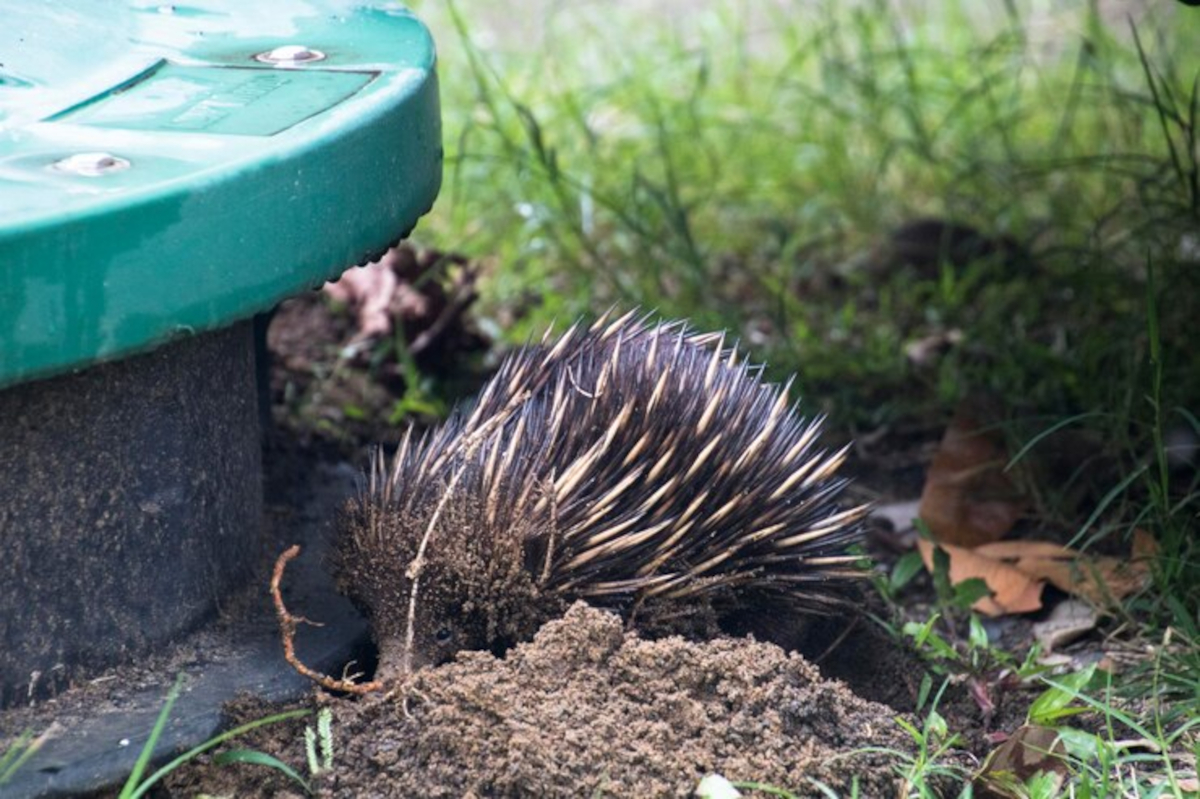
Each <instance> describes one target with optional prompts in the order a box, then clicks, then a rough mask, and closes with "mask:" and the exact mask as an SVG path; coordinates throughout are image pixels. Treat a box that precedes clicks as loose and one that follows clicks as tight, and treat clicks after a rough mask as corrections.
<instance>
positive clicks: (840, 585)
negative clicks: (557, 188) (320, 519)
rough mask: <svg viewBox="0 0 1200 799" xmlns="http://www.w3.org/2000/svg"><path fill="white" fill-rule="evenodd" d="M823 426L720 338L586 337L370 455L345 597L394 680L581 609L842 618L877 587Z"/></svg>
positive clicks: (532, 351) (352, 533)
mask: <svg viewBox="0 0 1200 799" xmlns="http://www.w3.org/2000/svg"><path fill="white" fill-rule="evenodd" d="M789 384H790V381H789ZM820 427H821V420H820V419H819V418H818V419H815V420H812V421H806V420H805V419H803V418H802V417H800V416H799V415H798V414H797V413H796V411H795V409H794V408H793V407H790V406H789V403H788V386H787V385H785V386H777V385H774V384H771V383H767V382H764V380H763V378H762V367H761V366H755V365H751V364H748V363H747V362H746V361H744V360H742V359H741V357H740V355H739V353H738V351H737V349H736V348H735V347H728V346H726V345H725V338H724V336H723V335H720V334H698V333H695V332H693V331H691V330H690V329H689V328H688V327H687V326H686V325H685V324H684V323H682V322H670V323H658V324H652V323H651V322H650V321H649V319H648V318H646V317H642V318H638V317H637V316H635V314H633V313H630V314H627V315H625V316H623V317H621V318H620V319H617V320H616V321H612V322H608V321H606V320H601V321H600V322H597V323H596V324H595V325H594V326H592V327H591V328H590V329H583V328H581V327H579V326H578V325H577V326H575V327H573V328H571V329H570V330H568V331H567V332H566V333H565V334H564V335H563V336H561V337H560V338H558V339H557V340H549V339H543V341H542V342H541V344H539V345H535V346H528V347H525V348H524V349H522V350H520V351H518V352H516V353H514V354H513V355H511V356H509V357H508V359H507V360H505V361H504V363H503V365H502V366H501V367H500V369H499V372H498V373H497V374H496V376H495V377H494V378H493V379H492V380H491V382H489V383H488V384H487V386H486V387H485V388H484V389H483V391H482V393H481V395H480V397H479V400H478V402H477V403H476V404H475V406H474V407H473V408H471V409H470V410H469V411H463V412H459V413H456V414H455V415H454V416H452V417H451V418H450V419H449V420H448V421H447V422H446V423H445V424H444V425H443V426H441V427H440V428H437V429H435V430H432V431H430V432H428V433H426V434H424V435H422V436H415V437H414V436H412V435H411V434H410V435H407V436H405V438H404V440H403V442H402V443H401V445H400V447H399V449H398V451H397V452H396V454H395V456H394V457H393V458H392V460H391V463H390V465H388V464H385V462H384V459H383V457H382V456H378V457H377V458H376V459H375V462H374V463H373V464H372V467H371V470H370V474H369V479H368V482H367V486H366V489H365V491H364V492H363V493H362V495H361V496H360V497H358V498H356V499H355V500H352V501H351V502H350V504H349V505H348V506H347V508H346V510H345V512H344V513H343V516H342V519H341V520H340V531H339V540H338V543H337V547H338V549H337V569H338V579H339V585H340V587H341V589H342V590H343V591H344V592H345V593H346V594H348V595H349V596H350V597H351V599H352V600H353V601H354V602H355V603H356V604H357V605H358V606H359V607H361V608H362V609H363V610H364V611H365V613H366V614H367V616H368V618H369V620H370V623H371V626H372V630H373V633H374V636H375V639H376V642H377V644H378V646H379V651H380V668H379V672H378V673H379V674H380V675H381V679H384V680H386V679H388V678H389V677H394V676H396V675H398V674H403V673H407V672H409V671H411V670H413V669H416V668H419V667H421V666H423V665H427V664H434V663H440V662H443V661H446V660H448V659H450V658H451V656H452V655H453V654H454V653H455V652H457V651H459V650H464V649H486V648H497V647H498V646H503V645H504V644H506V643H511V642H514V641H517V640H521V639H525V638H528V637H531V636H532V634H533V632H535V631H536V629H537V628H538V626H540V624H541V623H542V622H544V621H547V620H549V619H550V618H552V617H554V616H555V615H556V614H558V613H560V612H561V610H562V609H563V608H564V607H565V606H566V605H567V604H568V603H569V602H571V601H573V600H576V599H581V598H582V599H585V600H587V601H588V602H591V603H593V604H596V605H600V606H605V607H610V608H613V609H615V610H618V611H620V612H622V613H623V614H624V615H625V616H626V618H631V619H632V620H633V621H634V623H635V624H636V623H637V618H638V614H639V613H640V614H647V613H649V612H651V610H652V609H655V608H657V609H662V608H678V609H686V608H688V607H696V606H700V605H703V606H704V607H706V608H709V609H711V610H712V611H713V612H715V614H716V615H717V616H718V617H720V615H721V614H722V613H726V612H730V611H733V610H735V609H738V608H745V607H748V606H755V605H757V604H758V603H762V605H763V606H764V607H773V608H776V609H778V608H779V606H780V605H782V606H784V607H786V608H788V609H791V610H794V611H795V612H798V613H814V612H815V613H823V612H828V611H829V610H831V609H834V608H836V607H838V606H839V604H841V603H842V602H844V601H845V598H846V597H847V588H848V587H849V585H850V584H851V583H852V582H854V581H855V580H857V579H858V578H860V577H862V575H863V571H862V569H861V568H860V567H859V565H858V563H857V561H859V559H860V556H859V555H856V554H853V553H852V552H851V551H850V550H851V547H852V545H854V544H855V543H856V542H858V541H859V540H860V538H861V524H860V522H861V520H862V519H863V517H864V516H865V515H866V512H867V508H866V507H853V508H849V509H842V508H839V507H838V505H837V504H836V498H837V496H838V494H839V493H840V492H841V490H842V489H843V488H844V486H845V485H846V482H847V481H846V480H845V479H843V478H840V477H837V476H835V472H836V471H837V469H838V467H839V466H840V465H841V463H842V462H843V460H844V459H845V454H846V450H845V449H842V450H839V451H835V452H829V451H827V450H825V449H821V448H820V445H819V442H818V440H817V439H818V433H819V432H820ZM277 577H278V573H277ZM280 611H281V617H282V616H284V615H286V611H284V610H283V609H282V605H280ZM285 629H286V625H285ZM285 644H287V646H288V649H289V655H290V637H289V636H287V635H285ZM298 667H299V666H298ZM338 687H344V686H341V685H339V686H338Z"/></svg>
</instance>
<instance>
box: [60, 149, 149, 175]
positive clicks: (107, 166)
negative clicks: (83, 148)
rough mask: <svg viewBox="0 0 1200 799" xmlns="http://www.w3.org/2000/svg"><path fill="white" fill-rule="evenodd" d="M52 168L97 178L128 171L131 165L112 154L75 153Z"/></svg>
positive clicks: (126, 160)
mask: <svg viewBox="0 0 1200 799" xmlns="http://www.w3.org/2000/svg"><path fill="white" fill-rule="evenodd" d="M50 166H51V168H53V169H56V170H58V171H59V172H70V173H72V174H75V175H83V176H84V177H89V178H96V177H100V176H101V175H107V174H109V173H111V172H120V171H121V170H122V169H128V168H129V167H130V166H131V164H130V163H129V160H128V159H126V158H121V157H120V156H116V155H112V154H111V153H75V154H74V155H68V156H67V157H66V158H60V159H59V160H57V161H55V162H54V163H53V164H51V165H50Z"/></svg>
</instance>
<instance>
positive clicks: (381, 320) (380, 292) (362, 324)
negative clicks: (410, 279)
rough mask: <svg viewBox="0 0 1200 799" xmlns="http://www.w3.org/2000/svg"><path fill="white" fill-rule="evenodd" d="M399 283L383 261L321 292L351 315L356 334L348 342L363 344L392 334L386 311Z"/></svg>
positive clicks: (355, 270) (353, 271)
mask: <svg viewBox="0 0 1200 799" xmlns="http://www.w3.org/2000/svg"><path fill="white" fill-rule="evenodd" d="M398 283H399V280H398V279H397V277H396V273H395V272H393V271H392V267H391V263H390V261H389V260H388V259H387V258H386V257H385V258H383V259H381V260H378V261H374V262H372V263H369V264H367V265H366V266H363V267H356V268H353V269H349V270H347V271H346V272H345V273H344V274H343V275H342V276H341V278H339V279H338V280H337V281H336V282H332V283H326V284H325V288H324V291H325V293H326V294H327V295H329V296H330V297H332V298H333V299H334V300H337V301H338V302H341V303H344V304H346V305H348V306H349V307H350V308H351V309H352V310H353V311H354V316H355V320H356V324H357V327H358V332H357V333H356V334H355V335H354V338H353V339H351V340H352V341H362V340H365V339H368V338H371V337H372V336H385V335H387V334H388V333H390V332H391V331H392V317H391V315H390V314H389V312H388V307H389V305H390V304H391V302H392V296H393V295H394V294H395V293H396V287H397V285H398Z"/></svg>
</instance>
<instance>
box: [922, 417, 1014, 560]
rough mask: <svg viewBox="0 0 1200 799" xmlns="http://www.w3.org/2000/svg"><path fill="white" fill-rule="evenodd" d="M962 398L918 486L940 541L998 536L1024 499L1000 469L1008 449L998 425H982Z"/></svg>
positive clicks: (973, 542)
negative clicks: (986, 426)
mask: <svg viewBox="0 0 1200 799" xmlns="http://www.w3.org/2000/svg"><path fill="white" fill-rule="evenodd" d="M978 414H979V412H978V411H977V410H976V409H975V408H973V407H971V406H969V405H968V404H967V403H963V404H962V405H960V406H959V409H958V411H957V412H956V413H955V416H954V420H953V421H951V423H950V425H949V426H948V427H947V428H946V432H945V433H944V434H943V436H942V442H941V444H940V445H939V446H938V451H937V454H936V455H934V458H933V463H932V464H930V466H929V474H928V475H927V476H926V478H925V488H924V490H923V491H922V492H921V519H922V520H923V521H924V522H925V524H927V525H928V526H929V530H930V532H932V533H933V537H934V538H935V539H936V540H937V541H939V542H942V543H946V544H955V545H958V546H966V547H970V546H975V545H977V544H982V543H986V542H988V541H996V540H997V539H999V538H1002V537H1003V536H1004V534H1005V533H1007V532H1008V531H1009V530H1010V529H1012V526H1013V524H1014V523H1015V522H1016V521H1017V519H1018V518H1020V516H1021V513H1022V511H1023V507H1024V502H1023V501H1022V500H1021V497H1020V495H1019V493H1018V491H1017V490H1016V488H1015V487H1014V486H1013V484H1012V481H1010V480H1009V479H1008V476H1007V475H1005V474H1004V471H1003V469H1004V465H1005V464H1006V463H1007V462H1008V453H1007V451H1006V449H1005V446H1004V441H1003V438H1002V437H1001V436H1000V435H999V433H998V431H995V430H987V429H983V425H981V424H980V423H979V422H978V421H977V415H978Z"/></svg>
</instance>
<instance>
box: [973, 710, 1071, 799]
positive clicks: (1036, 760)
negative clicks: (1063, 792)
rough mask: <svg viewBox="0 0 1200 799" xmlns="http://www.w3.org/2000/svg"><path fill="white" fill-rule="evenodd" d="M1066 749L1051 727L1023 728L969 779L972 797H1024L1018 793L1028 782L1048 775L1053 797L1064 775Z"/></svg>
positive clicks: (986, 798)
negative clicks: (972, 791) (973, 790)
mask: <svg viewBox="0 0 1200 799" xmlns="http://www.w3.org/2000/svg"><path fill="white" fill-rule="evenodd" d="M1066 755H1067V748H1066V746H1064V745H1063V743H1062V741H1060V740H1059V735H1058V731H1057V730H1055V729H1053V728H1051V727H1039V726H1035V725H1027V726H1024V727H1021V728H1020V729H1018V730H1017V731H1016V732H1014V733H1013V734H1012V735H1011V736H1009V738H1008V740H1007V741H1005V742H1004V743H1002V744H1001V745H1000V746H999V747H998V748H996V749H994V750H993V751H992V752H991V754H989V755H988V756H987V759H986V760H985V761H984V763H983V768H981V769H980V770H979V773H978V774H977V775H976V776H975V779H974V780H973V787H974V788H975V789H976V790H975V792H974V793H975V796H976V797H978V798H979V799H1018V797H1022V796H1027V795H1028V794H1027V793H1026V792H1024V791H1023V790H1022V788H1024V786H1025V785H1026V784H1027V783H1028V782H1029V780H1030V779H1032V778H1034V777H1036V776H1038V775H1039V774H1041V775H1051V782H1052V787H1053V791H1052V792H1051V793H1050V794H1048V795H1057V792H1058V788H1059V787H1061V786H1062V781H1063V778H1064V777H1065V776H1066V774H1067V771H1068V769H1067V762H1066Z"/></svg>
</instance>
